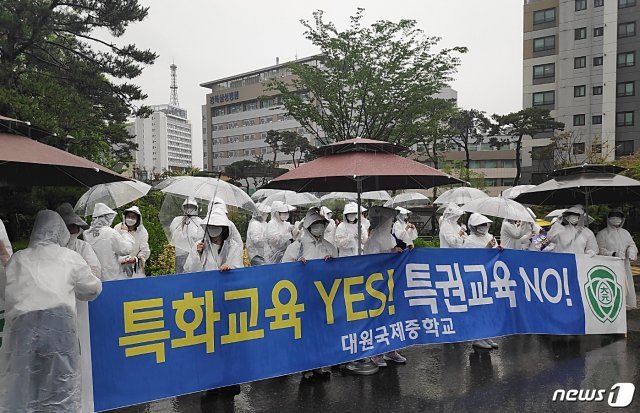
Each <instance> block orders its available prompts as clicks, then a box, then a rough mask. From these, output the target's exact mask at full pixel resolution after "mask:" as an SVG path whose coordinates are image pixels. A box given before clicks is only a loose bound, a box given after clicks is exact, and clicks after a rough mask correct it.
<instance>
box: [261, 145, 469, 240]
mask: <svg viewBox="0 0 640 413" xmlns="http://www.w3.org/2000/svg"><path fill="white" fill-rule="evenodd" d="M404 150H406V148H404V147H402V146H400V145H393V144H389V143H387V142H381V141H376V140H372V139H363V138H355V139H349V140H346V141H342V142H338V143H335V144H332V145H326V146H323V147H321V148H318V149H317V150H316V151H314V153H315V154H317V155H319V156H320V157H319V158H317V159H315V160H313V161H311V162H308V163H306V164H303V165H301V166H299V167H297V168H296V169H293V170H291V171H289V172H287V173H285V174H283V175H280V176H279V177H277V178H275V179H273V180H272V181H271V182H269V183H268V184H267V185H266V186H265V187H266V188H280V189H289V190H293V191H297V192H303V191H313V192H329V191H344V192H356V194H357V195H358V197H357V200H358V210H359V211H361V204H362V202H361V200H362V197H361V196H362V193H363V192H366V191H379V190H391V189H428V188H431V187H434V186H438V185H447V184H461V183H462V181H460V180H459V179H457V178H454V177H452V176H450V175H447V174H445V173H443V172H441V171H439V170H437V169H434V168H431V167H429V166H426V165H423V164H421V163H419V162H416V161H413V160H411V159H407V158H403V157H402V156H398V155H396V153H400V152H402V151H404ZM360 231H361V226H360V225H358V232H360ZM360 236H361V234H360V233H358V237H360ZM358 249H359V251H358V253H361V249H360V248H358Z"/></svg>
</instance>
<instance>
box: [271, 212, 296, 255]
mask: <svg viewBox="0 0 640 413" xmlns="http://www.w3.org/2000/svg"><path fill="white" fill-rule="evenodd" d="M293 210H295V208H293V207H292V206H289V205H287V204H285V203H283V202H280V201H274V202H273V203H272V204H271V220H270V221H269V223H268V224H267V230H266V232H265V238H266V240H267V243H266V246H265V260H266V262H267V263H269V264H278V263H279V262H281V261H282V256H283V255H284V252H285V251H286V250H287V247H288V246H289V244H291V242H292V240H293V225H292V224H291V223H290V222H288V219H289V212H290V211H293Z"/></svg>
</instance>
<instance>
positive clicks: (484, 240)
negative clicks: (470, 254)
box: [463, 212, 497, 248]
mask: <svg viewBox="0 0 640 413" xmlns="http://www.w3.org/2000/svg"><path fill="white" fill-rule="evenodd" d="M491 222H492V221H491V220H490V219H489V218H487V217H485V216H484V215H481V214H478V213H475V212H474V213H473V214H471V216H470V217H469V222H468V224H469V231H470V234H469V236H468V237H467V239H466V240H465V242H464V245H463V248H494V247H491V245H489V244H490V243H491V241H492V240H493V239H494V238H493V235H491V234H490V233H489V231H487V232H485V233H483V232H482V231H481V230H480V228H478V226H480V225H484V224H491ZM485 228H487V230H488V229H489V227H488V226H486V227H485ZM495 247H497V244H496V246H495Z"/></svg>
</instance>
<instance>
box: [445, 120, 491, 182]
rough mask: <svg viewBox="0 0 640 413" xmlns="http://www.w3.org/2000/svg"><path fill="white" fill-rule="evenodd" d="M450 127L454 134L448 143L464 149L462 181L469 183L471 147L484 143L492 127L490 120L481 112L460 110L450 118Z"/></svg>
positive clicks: (450, 136)
mask: <svg viewBox="0 0 640 413" xmlns="http://www.w3.org/2000/svg"><path fill="white" fill-rule="evenodd" d="M449 125H450V128H451V131H452V133H451V134H450V135H449V137H448V141H449V142H450V143H451V145H452V146H454V147H458V148H460V149H462V150H463V151H464V154H465V161H464V169H463V170H462V171H461V172H463V173H462V174H461V175H460V179H462V180H464V181H469V180H470V179H471V175H470V169H469V164H470V160H471V157H470V154H469V145H476V144H479V143H481V142H482V139H483V138H484V134H485V133H486V131H487V130H488V129H489V127H490V123H489V119H488V118H487V117H486V116H485V113H484V112H482V111H480V110H476V109H469V110H465V109H459V110H457V111H455V112H454V113H453V114H452V116H451V117H450V118H449Z"/></svg>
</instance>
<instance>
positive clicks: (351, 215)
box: [345, 214, 356, 223]
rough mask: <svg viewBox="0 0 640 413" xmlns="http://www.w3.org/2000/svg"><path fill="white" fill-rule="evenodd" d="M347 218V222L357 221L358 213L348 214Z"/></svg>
mask: <svg viewBox="0 0 640 413" xmlns="http://www.w3.org/2000/svg"><path fill="white" fill-rule="evenodd" d="M345 219H346V220H347V222H351V223H354V222H356V214H346V215H345Z"/></svg>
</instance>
